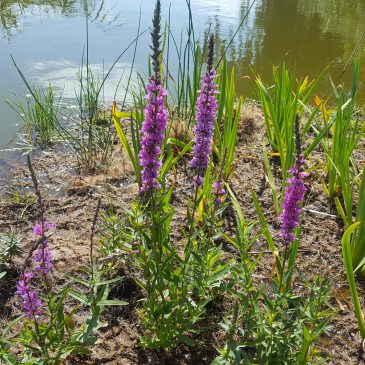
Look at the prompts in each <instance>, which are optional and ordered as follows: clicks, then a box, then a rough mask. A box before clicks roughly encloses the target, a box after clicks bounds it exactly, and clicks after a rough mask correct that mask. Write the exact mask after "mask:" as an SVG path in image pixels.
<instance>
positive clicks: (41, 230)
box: [33, 221, 56, 237]
mask: <svg viewBox="0 0 365 365" xmlns="http://www.w3.org/2000/svg"><path fill="white" fill-rule="evenodd" d="M55 227H56V225H55V224H54V223H51V222H48V221H43V222H40V223H37V224H36V225H35V226H34V227H33V234H35V235H36V236H39V237H42V236H43V235H44V234H45V233H46V232H48V231H49V230H50V229H53V228H55Z"/></svg>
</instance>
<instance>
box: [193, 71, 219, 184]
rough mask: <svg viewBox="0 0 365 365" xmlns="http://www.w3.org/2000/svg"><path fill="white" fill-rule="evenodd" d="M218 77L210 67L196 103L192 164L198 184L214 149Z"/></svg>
mask: <svg viewBox="0 0 365 365" xmlns="http://www.w3.org/2000/svg"><path fill="white" fill-rule="evenodd" d="M216 77H217V75H216V72H215V71H214V70H210V69H208V71H207V72H206V73H205V75H204V77H203V79H202V81H201V89H200V90H199V92H200V95H199V97H198V100H197V105H196V109H197V112H196V125H195V127H194V129H193V130H194V134H195V137H194V147H193V159H192V160H191V162H190V166H191V167H192V168H193V169H195V171H196V175H195V177H194V182H195V184H196V185H197V186H201V185H202V184H203V178H204V174H205V171H206V169H207V167H208V164H209V155H210V153H211V150H212V146H211V144H212V136H213V128H214V119H215V117H216V114H217V109H218V103H217V99H216V93H217V86H216V85H215V83H214V80H215V78H216Z"/></svg>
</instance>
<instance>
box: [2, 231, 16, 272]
mask: <svg viewBox="0 0 365 365" xmlns="http://www.w3.org/2000/svg"><path fill="white" fill-rule="evenodd" d="M20 242H21V238H20V236H19V235H18V234H16V233H2V234H0V279H1V278H3V277H4V276H5V275H6V269H7V268H8V266H9V265H10V262H11V259H12V258H13V257H14V256H16V255H18V254H19V253H20V252H21V245H20Z"/></svg>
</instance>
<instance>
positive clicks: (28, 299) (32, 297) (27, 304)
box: [16, 272, 43, 319]
mask: <svg viewBox="0 0 365 365" xmlns="http://www.w3.org/2000/svg"><path fill="white" fill-rule="evenodd" d="M33 276H34V275H33V273H32V272H27V273H24V274H23V277H22V279H20V280H19V281H18V285H17V291H16V294H18V295H20V296H21V297H22V299H23V302H22V309H23V311H24V314H25V316H26V317H27V318H29V319H31V318H34V317H36V316H39V315H41V314H43V311H42V309H41V306H42V303H41V301H40V300H39V298H38V294H37V292H36V291H35V290H33V289H31V288H30V282H31V280H32V278H33Z"/></svg>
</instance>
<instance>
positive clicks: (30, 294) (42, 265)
mask: <svg viewBox="0 0 365 365" xmlns="http://www.w3.org/2000/svg"><path fill="white" fill-rule="evenodd" d="M55 227H56V225H55V224H54V223H50V222H48V221H41V222H40V223H37V224H35V226H34V227H33V233H34V234H35V235H36V236H39V237H40V243H39V244H38V248H37V250H36V252H34V254H33V259H34V263H35V269H36V271H37V272H38V273H39V274H41V275H42V276H43V278H44V279H45V280H47V279H46V276H47V274H48V273H49V272H50V271H51V269H52V252H51V250H50V249H49V248H48V240H47V239H46V237H45V233H46V232H47V231H49V230H50V229H52V228H55ZM33 278H34V273H33V272H31V271H28V272H25V271H24V272H23V275H22V277H21V279H20V280H19V281H18V284H17V291H16V294H18V295H20V296H21V297H22V299H23V302H22V308H23V311H24V313H25V316H26V317H27V318H29V319H31V318H33V319H34V318H35V317H36V316H39V315H41V314H43V311H42V309H41V307H42V303H41V301H40V300H39V298H38V293H37V292H36V291H35V290H34V289H31V287H30V283H31V281H32V279H33Z"/></svg>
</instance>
